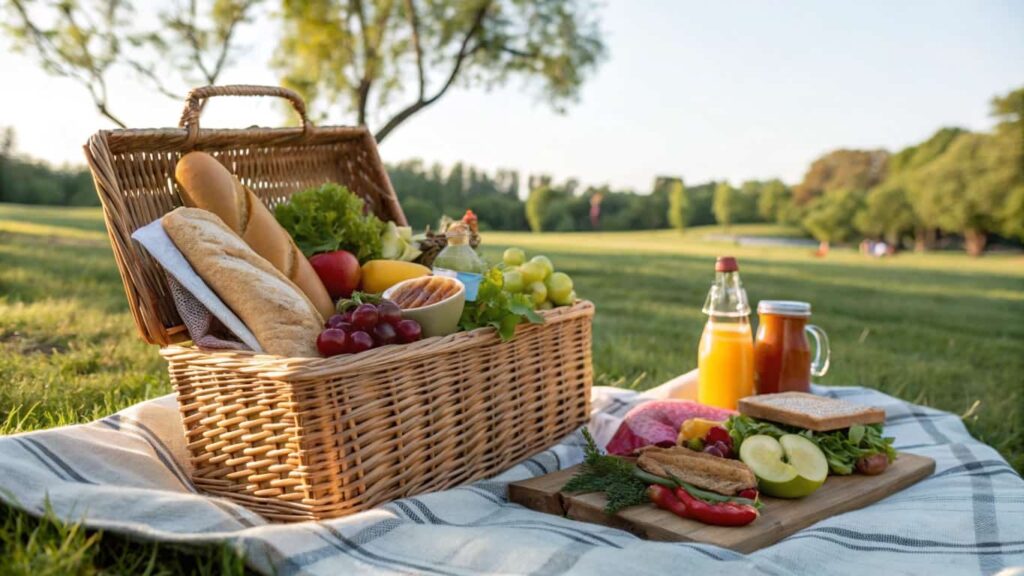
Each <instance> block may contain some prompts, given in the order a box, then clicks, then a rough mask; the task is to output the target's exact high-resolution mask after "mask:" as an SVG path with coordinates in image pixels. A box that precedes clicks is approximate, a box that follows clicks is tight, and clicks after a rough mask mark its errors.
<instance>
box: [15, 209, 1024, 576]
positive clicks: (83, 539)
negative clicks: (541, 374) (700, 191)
mask: <svg viewBox="0 0 1024 576" xmlns="http://www.w3.org/2000/svg"><path fill="white" fill-rule="evenodd" d="M722 233H723V230H721V229H720V228H717V227H706V228H700V229H694V230H690V231H688V232H687V233H686V234H683V235H680V234H678V233H675V232H671V231H658V232H635V233H634V232H629V233H593V234H591V233H588V234H544V235H530V234H507V233H488V234H486V235H485V242H486V246H487V248H486V254H487V255H488V256H489V257H490V258H491V259H492V260H493V259H495V258H496V257H497V256H498V255H499V254H500V250H501V249H502V248H503V247H504V246H508V245H513V244H515V245H518V246H522V247H523V248H525V249H526V250H527V251H528V252H530V253H531V254H533V253H539V252H543V253H545V254H547V255H548V256H550V257H551V258H552V260H553V261H554V262H555V265H556V267H557V268H559V269H561V270H564V271H566V272H568V273H570V274H571V275H572V276H573V278H574V280H575V282H576V285H577V290H578V292H579V294H580V295H581V296H583V297H585V298H589V299H591V300H593V301H594V302H595V303H596V305H597V308H598V314H597V316H596V318H595V321H594V368H595V374H596V379H597V383H598V384H613V385H619V386H629V387H634V388H638V389H643V388H647V387H650V386H654V385H656V384H658V383H660V382H662V381H664V380H665V379H667V378H670V377H672V376H675V375H677V374H679V373H681V372H684V371H686V370H689V369H691V368H693V367H695V366H696V345H697V340H698V338H699V337H700V332H701V328H702V326H703V323H704V317H703V316H702V315H701V313H700V307H701V304H702V303H703V301H704V297H705V295H706V292H707V288H708V285H709V282H710V281H711V278H712V263H713V258H714V256H715V255H718V254H723V253H731V254H733V255H735V256H737V257H738V258H739V260H740V266H741V273H742V276H743V280H744V284H745V285H746V288H747V291H748V293H749V295H750V298H751V300H752V301H757V300H760V299H768V298H788V299H800V300H808V301H810V302H812V303H813V305H814V322H815V323H817V324H819V325H821V326H822V327H824V328H825V329H826V330H827V331H828V333H829V336H830V338H831V340H832V350H833V365H832V369H831V371H830V373H829V375H828V376H827V377H826V378H824V379H823V380H822V382H823V383H825V384H836V385H861V386H868V387H872V388H878V389H880V390H883V391H885V392H888V393H890V394H894V395H896V396H899V397H902V398H904V399H907V400H910V401H912V402H917V403H920V404H925V405H929V406H934V407H937V408H941V409H944V410H949V411H951V412H954V413H957V414H963V415H965V422H966V423H967V425H968V427H969V428H970V430H971V432H972V433H973V434H974V435H975V436H976V437H978V438H979V439H981V440H983V441H985V442H988V443H990V444H992V445H993V446H995V447H996V448H997V449H998V450H1000V452H1002V454H1003V455H1004V456H1005V457H1006V458H1007V459H1009V460H1011V462H1012V463H1013V465H1014V466H1015V467H1016V469H1017V470H1019V471H1024V424H1022V422H1024V408H1022V404H1024V390H1022V386H1021V378H1022V376H1021V375H1022V374H1024V257H1022V256H1020V255H998V256H986V257H984V258H981V259H977V260H971V259H968V258H966V257H964V256H962V255H961V254H952V253H949V254H947V253H943V254H929V255H915V254H901V255H899V256H897V257H895V258H892V259H885V260H872V259H868V258H864V257H862V256H860V255H858V254H856V253H855V252H853V251H845V250H833V252H832V254H830V256H829V257H828V258H827V259H816V258H814V257H812V256H811V254H810V252H811V250H810V249H808V248H782V247H747V246H736V245H733V244H731V243H728V242H718V243H713V242H708V241H707V240H706V237H707V236H708V235H720V234H722ZM729 234H734V235H775V236H793V235H796V233H795V232H794V231H792V230H787V229H782V228H779V227H772V226H734V227H732V228H731V229H730V230H729ZM0 382H2V383H3V384H2V385H0V433H3V434H8V433H13V432H20V431H26V430H35V429H39V428H46V427H50V426H57V425H63V424H71V423H75V422H86V421H89V420H92V419H94V418H97V417H99V416H102V415H105V414H109V413H111V412H113V411H116V410H119V409H121V408H124V407H126V406H129V405H131V404H133V403H135V402H139V401H141V400H144V399H146V398H152V397H154V396H158V395H161V394H165V393H167V392H169V391H170V386H169V384H168V381H167V376H166V373H165V372H164V365H163V363H162V361H161V360H160V359H159V357H158V356H157V354H156V350H155V349H153V348H152V347H149V346H146V345H145V344H143V343H142V342H141V341H140V340H139V339H138V338H137V336H136V333H135V327H134V324H133V322H132V318H131V315H130V313H129V312H128V310H127V307H126V300H125V296H124V293H123V291H122V287H121V281H120V277H119V276H118V274H117V270H116V268H115V266H114V260H113V257H112V255H111V252H110V248H109V245H108V243H107V240H106V233H105V231H104V226H103V220H102V216H101V214H100V212H99V211H98V210H95V209H73V210H67V209H53V208H29V207H21V206H11V205H0ZM237 560H238V559H237V557H235V556H234V554H233V553H232V552H231V551H230V550H228V549H226V548H205V549H186V550H183V549H180V548H171V547H166V546H156V545H152V544H141V545H140V544H138V543H130V542H127V541H126V540H124V539H123V538H121V537H118V536H116V535H111V534H102V533H95V532H90V531H86V530H82V529H81V528H80V527H77V526H65V525H62V524H60V523H59V522H55V521H53V520H52V519H51V518H44V519H42V520H36V519H32V518H29V517H28V516H26V515H25V514H23V513H20V512H17V511H15V510H12V509H10V508H4V507H2V506H0V573H2V574H7V573H15V574H19V573H25V574H29V573H31V574H46V573H54V574H57V573H60V574H64V573H71V574H90V573H97V572H105V573H147V571H148V573H161V572H169V573H175V572H200V573H202V572H218V573H223V572H227V573H238V572H241V570H242V569H241V566H240V565H239V564H238V562H237Z"/></svg>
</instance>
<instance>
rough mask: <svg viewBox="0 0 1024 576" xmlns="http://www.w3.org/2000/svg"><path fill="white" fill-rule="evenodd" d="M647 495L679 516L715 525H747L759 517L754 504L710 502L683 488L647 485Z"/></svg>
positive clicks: (663, 507) (659, 506)
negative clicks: (691, 494)
mask: <svg viewBox="0 0 1024 576" xmlns="http://www.w3.org/2000/svg"><path fill="white" fill-rule="evenodd" d="M647 497H648V498H650V500H651V502H653V503H654V505H655V506H657V507H658V508H661V509H662V510H668V511H669V512H671V513H673V514H675V515H676V516H679V517H681V518H691V519H693V520H697V521H698V522H703V523H705V524H713V525H715V526H746V525H747V524H750V523H751V522H753V521H754V520H756V519H757V516H758V512H757V509H756V508H754V507H753V506H747V505H745V504H735V503H732V502H723V503H720V504H709V503H707V502H704V501H703V500H698V499H696V498H694V497H693V496H690V493H689V492H687V491H686V490H683V489H682V488H676V489H675V491H674V492H673V491H672V490H671V489H669V488H666V487H664V486H659V485H657V484H652V485H651V486H648V487H647Z"/></svg>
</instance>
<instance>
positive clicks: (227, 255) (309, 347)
mask: <svg viewBox="0 0 1024 576" xmlns="http://www.w3.org/2000/svg"><path fill="white" fill-rule="evenodd" d="M161 223H162V224H163V227H164V230H165V231H166V232H167V235H168V236H170V238H171V241H172V242H174V245H175V246H177V248H178V250H180V251H181V253H182V254H183V255H184V256H185V259H186V260H188V262H189V264H191V265H192V267H193V268H194V269H195V271H196V273H197V274H199V276H200V277H201V278H202V279H203V280H204V281H205V282H206V283H207V284H209V285H210V288H211V289H212V290H213V291H214V292H216V293H217V296H219V297H220V299H221V300H223V301H224V303H225V304H227V306H228V307H229V308H231V310H232V311H233V312H234V313H235V314H237V315H238V317H239V318H241V319H242V322H245V325H246V326H248V328H249V330H252V333H253V334H254V335H255V336H256V340H257V341H259V343H260V346H262V347H263V350H264V351H266V352H267V353H268V354H276V355H278V356H289V357H292V356H301V357H316V356H319V354H318V353H317V349H316V339H317V336H318V335H319V334H320V330H321V329H322V324H323V321H322V319H321V318H320V313H319V312H318V311H317V309H316V307H315V306H313V303H312V302H310V300H309V298H307V297H306V295H305V294H304V293H303V292H302V290H300V289H299V287H298V286H296V285H295V284H294V283H292V281H291V280H289V279H288V278H287V277H285V275H284V274H283V273H282V272H281V271H280V270H278V269H277V268H275V267H274V265H273V264H271V263H270V262H268V261H267V260H266V259H265V258H263V257H262V256H260V255H259V254H257V253H256V252H255V251H254V250H253V249H252V248H250V247H249V245H248V244H246V243H245V242H244V241H243V240H242V239H241V238H240V237H239V236H238V235H237V234H236V233H235V232H234V231H232V230H231V229H230V228H228V226H227V225H226V224H224V222H223V221H222V220H221V219H220V218H218V217H217V216H216V215H215V214H213V213H212V212H208V211H206V210H200V209H198V208H178V209H177V210H174V211H173V212H170V213H168V214H167V215H165V216H164V217H163V219H162V220H161Z"/></svg>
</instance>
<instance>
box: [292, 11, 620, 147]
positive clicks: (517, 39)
mask: <svg viewBox="0 0 1024 576" xmlns="http://www.w3.org/2000/svg"><path fill="white" fill-rule="evenodd" d="M281 13H282V17H283V19H284V37H283V39H282V41H281V44H280V45H279V47H278V50H277V55H276V57H275V59H274V65H275V66H276V67H277V69H278V70H280V71H281V72H282V74H283V76H284V83H285V85H287V86H290V87H292V88H295V89H296V90H298V91H299V92H300V93H302V94H303V95H304V96H305V97H306V100H307V102H309V103H310V104H311V105H312V106H313V107H314V108H319V109H321V110H323V109H326V108H329V107H334V106H340V107H341V108H342V109H343V110H345V111H347V112H353V113H355V116H356V121H357V122H358V123H359V124H361V125H369V124H370V123H371V122H372V123H374V124H376V123H377V120H378V119H380V120H381V124H382V125H381V127H380V128H379V129H378V130H377V131H376V133H375V135H376V138H377V141H378V142H380V141H383V140H384V139H385V138H386V137H387V136H388V134H390V133H391V132H392V131H393V130H394V129H395V128H397V127H398V126H399V125H401V124H402V123H403V122H405V121H406V120H408V119H409V118H410V117H411V116H413V115H414V114H416V113H418V112H420V111H421V110H423V109H424V108H426V107H428V106H430V105H432V104H434V103H435V102H437V101H438V100H439V99H440V98H441V97H442V96H444V95H445V94H446V93H447V92H448V90H449V89H450V88H451V87H452V86H454V85H456V84H460V85H462V86H466V87H470V86H475V85H483V86H486V87H493V86H498V85H502V84H505V83H506V82H508V81H509V80H510V79H512V78H520V79H523V80H524V81H527V82H534V83H536V84H538V85H539V88H540V95H541V97H542V98H543V99H545V100H547V101H548V102H549V103H550V104H551V105H553V106H554V107H555V108H556V110H561V109H563V108H564V106H565V105H567V104H568V103H571V102H573V101H575V99H576V98H577V95H578V92H579V88H580V86H581V85H582V84H583V82H584V80H585V79H586V78H587V76H589V75H590V74H591V73H592V72H593V71H594V70H595V69H596V68H597V65H598V64H599V63H600V61H601V60H602V59H603V57H604V54H605V47H604V43H603V42H602V40H601V35H600V30H599V27H598V23H597V21H596V20H595V19H594V14H595V13H596V11H595V9H594V7H593V6H591V4H590V2H589V0H432V1H416V0H404V1H398V0H372V1H369V0H367V1H364V0H283V3H282V8H281ZM410 78H412V79H414V83H413V89H412V90H409V89H407V80H408V79H410ZM399 102H400V103H399ZM385 117H386V120H385V119H384V118H385Z"/></svg>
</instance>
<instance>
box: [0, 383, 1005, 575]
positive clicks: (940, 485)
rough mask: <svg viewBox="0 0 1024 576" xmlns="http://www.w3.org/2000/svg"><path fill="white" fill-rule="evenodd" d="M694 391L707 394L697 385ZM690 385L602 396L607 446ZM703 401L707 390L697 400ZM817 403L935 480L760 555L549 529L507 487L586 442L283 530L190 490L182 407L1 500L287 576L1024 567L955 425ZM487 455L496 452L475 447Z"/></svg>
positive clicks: (988, 474)
mask: <svg viewBox="0 0 1024 576" xmlns="http://www.w3.org/2000/svg"><path fill="white" fill-rule="evenodd" d="M691 381H692V379H691ZM686 386H691V384H690V383H688V382H687V380H686V379H685V378H683V379H677V381H674V382H670V383H666V384H664V385H662V386H660V387H658V388H656V389H654V390H652V391H649V392H647V393H644V394H638V393H636V392H631V391H628V390H622V389H616V388H607V387H598V388H595V389H594V393H593V409H594V412H593V417H592V420H591V423H590V428H591V430H592V431H593V432H594V433H595V436H596V437H597V439H598V441H599V442H604V441H607V440H608V438H610V436H611V435H612V434H613V433H614V431H615V428H616V427H617V426H618V423H619V422H620V420H621V418H622V416H623V415H624V414H625V413H626V412H627V411H628V410H629V409H630V408H631V407H632V406H634V405H636V404H637V403H640V402H644V401H648V400H650V399H652V398H658V397H665V396H668V395H675V396H679V395H686V394H688V393H689V392H688V391H687V390H684V389H683V388H685V387H686ZM691 387H692V386H691ZM814 392H815V393H818V394H824V395H827V396H832V397H837V398H844V399H847V400H850V401H853V402H859V403H863V404H871V405H876V406H880V407H883V408H884V409H885V411H886V415H887V422H886V431H887V433H888V434H891V435H894V436H895V437H896V447H897V448H898V449H900V450H904V451H908V452H914V453H918V454H923V455H926V456H930V457H932V458H934V459H935V460H936V462H937V465H938V466H937V471H936V473H935V474H934V476H932V477H930V478H928V479H926V480H925V481H923V482H921V483H919V484H917V485H915V486H912V487H910V488H908V489H906V490H903V491H902V492H899V493H897V494H895V495H893V496H890V497H888V498H886V499H885V500H882V501H881V502H879V503H877V504H873V505H871V506H869V507H867V508H864V509H861V510H857V511H854V512H849V513H846V514H842V515H838V516H834V517H832V518H829V519H827V520H825V521H823V522H819V523H818V524H815V525H814V526H812V527H810V528H807V529H805V530H802V531H800V532H798V533H797V534H795V535H793V536H790V537H789V538H786V539H785V540H783V541H782V542H780V543H778V544H776V545H774V546H771V547H768V548H765V549H763V550H760V551H758V552H755V553H753V554H749V555H742V554H738V553H736V552H733V551H730V550H727V549H723V548H718V547H715V546H710V545H705V544H691V543H659V542H648V541H645V540H642V539H639V538H637V537H635V536H633V535H631V534H629V533H627V532H624V531H620V530H615V529H612V528H608V527H604V526H597V525H593V524H586V523H581V522H576V521H573V520H568V519H565V518H559V517H556V516H551V515H546V514H541V513H539V512H534V511H532V510H528V509H526V508H523V507H521V506H519V505H517V504H512V503H510V502H508V500H507V499H506V483H507V482H509V481H512V480H518V479H523V478H527V477H532V476H538V475H542V474H547V473H549V472H552V471H554V470H558V469H560V468H565V467H569V466H572V465H574V464H576V463H578V462H580V461H581V459H582V449H581V443H582V438H581V436H580V434H579V433H578V432H577V433H576V434H573V435H571V436H569V437H567V438H565V439H564V441H562V442H561V443H560V444H558V445H557V446H555V447H553V448H551V449H549V450H545V451H544V452H541V453H539V454H537V455H535V456H533V457H531V458H529V459H528V460H526V461H524V462H522V463H520V464H518V465H516V466H514V467H512V468H511V469H509V470H507V471H505V472H504V473H502V474H500V475H498V476H496V477H494V478H491V479H488V480H484V481H480V482H476V483H473V484H471V485H467V486H461V487H458V488H454V489H450V490H445V491H443V492H436V493H432V494H424V495H420V496H417V497H414V498H406V499H403V500H398V501H395V502H392V503H390V504H387V505H385V506H381V507H379V508H376V509H374V510H371V511H368V512H364V513H360V514H356V515H353V516H349V517H347V518H340V519H336V520H330V521H324V522H303V523H297V524H274V523H268V522H267V521H265V520H264V519H262V518H261V517H260V516H258V515H256V514H254V513H252V512H250V511H248V510H246V509H245V508H243V507H241V506H239V505H237V504H234V503H231V502H229V501H226V500H222V499H217V498H208V497H205V496H203V495H201V494H199V493H198V492H197V490H196V488H195V487H194V486H193V485H192V483H191V482H190V481H189V477H188V472H187V466H188V464H187V461H186V458H185V448H184V441H183V438H182V433H181V429H180V421H179V417H178V411H177V406H176V404H175V401H174V398H173V397H172V396H165V397H162V398H158V399H156V400H151V401H148V402H143V403H141V404H138V405H136V406H133V407H131V408H128V409H126V410H124V411H122V412H119V413H117V414H114V415H112V416H110V417H107V418H104V419H102V420H99V421H97V422H93V423H91V424H83V425H78V426H69V427H66V428H58V429H53V430H45V431H40V432H32V433H26V434H20V435H15V436H7V437H0V498H2V499H3V500H4V501H5V502H6V503H8V504H9V505H11V506H16V507H20V508H22V509H24V510H27V511H29V512H30V513H32V514H36V515H40V514H42V513H43V511H44V509H45V506H47V505H49V506H50V507H52V510H53V512H54V513H55V514H56V515H57V516H58V517H60V518H62V519H65V520H68V521H81V522H83V523H84V524H85V525H87V526H89V527H92V528H102V529H104V530H107V531H111V532H119V533H122V534H125V535H128V536H129V537H134V538H139V539H146V540H160V541H165V542H177V543H187V544H202V543H208V542H216V541H221V542H228V543H230V545H232V546H234V547H235V548H236V549H237V550H238V551H239V552H240V553H242V554H244V555H245V558H246V561H247V562H248V564H249V565H250V566H251V567H252V568H254V569H256V570H258V571H260V572H263V573H267V574H281V575H283V576H287V575H291V574H392V573H413V574H438V575H464V574H465V575H468V574H561V573H572V574H599V575H600V574H608V575H615V576H621V575H622V574H657V575H659V576H664V575H666V574H675V573H680V570H682V569H684V568H685V569H687V571H690V572H694V573H700V574H719V573H728V574H730V575H731V574H736V573H751V572H758V573H765V574H793V573H801V574H856V575H858V576H863V575H864V574H929V575H930V576H936V575H940V574H975V573H980V574H993V573H996V572H998V571H1000V570H1003V569H1004V568H1007V567H1012V566H1017V565H1024V481H1022V480H1021V477H1020V476H1019V475H1018V474H1017V473H1016V472H1015V471H1014V470H1013V469H1012V468H1011V467H1010V466H1009V465H1007V463H1006V462H1005V461H1004V460H1003V459H1002V458H1001V457H1000V456H999V454H998V453H997V452H996V451H995V450H993V449H992V448H990V447H988V446H986V445H984V444H982V443H980V442H978V441H976V440H974V439H972V438H971V436H970V435H969V434H968V433H967V430H966V429H965V428H964V426H963V424H962V423H961V421H960V419H959V418H957V417H956V416H954V415H952V414H948V413H946V412H941V411H939V410H934V409H930V408H925V407H922V406H915V405H913V404H908V403H906V402H903V401H900V400H898V399H896V398H893V397H891V396H887V395H884V394H881V393H879V392H876V391H873V390H869V389H866V388H838V387H820V386H815V387H814ZM474 441H486V439H475V440H474Z"/></svg>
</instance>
